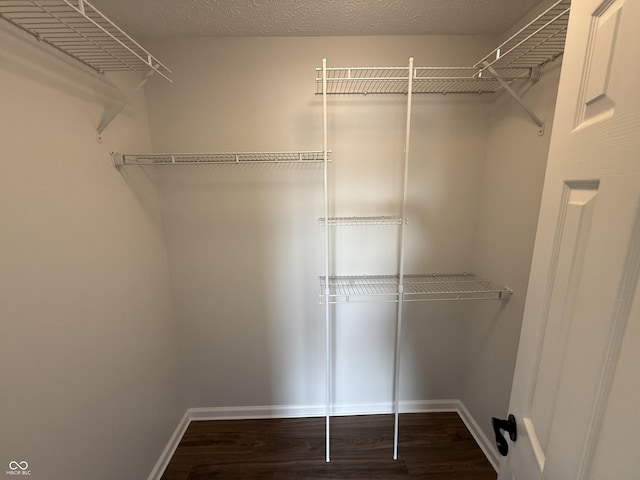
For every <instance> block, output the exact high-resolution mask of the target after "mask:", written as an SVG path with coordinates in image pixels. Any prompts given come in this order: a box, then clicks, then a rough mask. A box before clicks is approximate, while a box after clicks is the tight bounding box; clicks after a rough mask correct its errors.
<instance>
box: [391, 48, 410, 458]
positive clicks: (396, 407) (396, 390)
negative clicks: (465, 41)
mask: <svg viewBox="0 0 640 480" xmlns="http://www.w3.org/2000/svg"><path fill="white" fill-rule="evenodd" d="M412 90H413V58H410V59H409V75H408V81H407V131H406V133H405V144H404V178H403V181H402V225H401V226H400V255H399V260H398V264H399V265H398V312H397V317H396V352H395V353H396V355H395V365H394V383H393V415H394V417H395V420H394V427H393V459H394V460H397V459H398V432H399V424H400V399H399V396H400V343H401V342H400V337H401V335H402V307H403V302H404V244H405V241H404V236H405V225H406V222H405V219H406V217H407V184H408V181H409V140H410V138H411V98H412V93H413V92H412Z"/></svg>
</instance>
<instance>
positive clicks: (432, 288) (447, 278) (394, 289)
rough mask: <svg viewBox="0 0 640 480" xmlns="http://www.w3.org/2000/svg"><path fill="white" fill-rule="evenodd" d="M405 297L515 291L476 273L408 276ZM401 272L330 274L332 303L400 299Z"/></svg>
mask: <svg viewBox="0 0 640 480" xmlns="http://www.w3.org/2000/svg"><path fill="white" fill-rule="evenodd" d="M403 290H404V293H403V295H402V297H403V300H404V301H406V302H412V301H413V302H428V301H443V300H506V299H508V298H509V297H510V296H511V295H512V294H513V291H512V290H510V289H508V288H505V287H498V286H496V285H494V284H493V283H491V282H489V281H487V280H483V279H481V278H479V277H478V276H476V275H475V274H473V273H457V274H415V275H405V276H404V282H403ZM324 292H325V278H324V277H320V301H321V303H324V301H325V297H326V296H325V294H324ZM400 297H401V295H400V294H399V277H398V275H363V276H332V277H329V302H330V303H350V302H354V303H355V302H372V301H373V302H398V301H399V299H400Z"/></svg>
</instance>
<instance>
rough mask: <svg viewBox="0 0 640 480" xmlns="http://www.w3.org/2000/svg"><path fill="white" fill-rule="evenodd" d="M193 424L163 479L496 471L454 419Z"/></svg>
mask: <svg viewBox="0 0 640 480" xmlns="http://www.w3.org/2000/svg"><path fill="white" fill-rule="evenodd" d="M392 454H393V416H392V415H367V416H354V417H333V418H332V419H331V462H330V463H326V462H325V461H324V418H294V419H270V420H224V421H220V420H218V421H197V422H192V423H191V425H190V426H189V428H188V430H187V432H186V434H185V435H184V437H183V438H182V441H181V442H180V445H179V446H178V448H177V450H176V452H175V454H174V456H173V458H172V460H171V462H170V463H169V466H168V467H167V469H166V471H165V473H164V475H163V476H162V480H206V479H243V480H253V479H342V478H346V479H363V480H364V479H367V480H374V479H384V480H396V479H397V480H400V479H413V478H422V479H429V480H445V479H446V480H495V479H496V473H495V471H494V470H493V468H492V467H491V465H490V464H489V462H488V461H487V459H486V457H485V456H484V454H483V453H482V451H481V450H480V448H479V447H478V445H477V444H476V443H475V441H474V439H473V437H472V436H471V434H470V433H469V431H468V430H467V429H466V427H465V425H464V423H462V420H461V419H460V417H459V416H458V415H457V414H456V413H412V414H403V415H401V416H400V438H399V459H398V460H393V459H392Z"/></svg>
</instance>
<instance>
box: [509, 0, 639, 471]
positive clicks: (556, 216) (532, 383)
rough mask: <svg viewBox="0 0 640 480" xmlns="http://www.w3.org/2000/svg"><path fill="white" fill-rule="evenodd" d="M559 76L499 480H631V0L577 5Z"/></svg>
mask: <svg viewBox="0 0 640 480" xmlns="http://www.w3.org/2000/svg"><path fill="white" fill-rule="evenodd" d="M562 68H563V71H562V75H561V80H560V89H559V94H558V102H557V109H556V117H555V121H554V128H553V133H552V138H551V147H550V152H549V162H548V167H547V175H546V178H545V186H544V193H543V200H542V207H541V212H540V219H539V224H538V232H537V236H536V245H535V250H534V257H533V264H532V270H531V278H530V286H529V291H528V294H527V303H526V307H525V314H524V322H523V327H522V334H521V338H520V347H519V351H518V361H517V364H516V372H515V376H514V383H513V390H512V395H511V403H510V412H511V413H512V414H514V415H515V417H516V421H517V427H518V439H517V441H516V442H515V443H513V442H509V449H510V452H509V455H508V456H507V458H506V459H505V460H504V461H503V462H502V464H501V468H500V474H499V479H500V480H514V479H519V480H536V479H547V480H574V479H580V480H595V479H598V480H600V479H615V480H631V479H634V480H639V479H640V398H639V397H640V292H639V289H638V276H639V273H640V0H607V1H602V0H597V1H594V0H574V1H573V4H572V7H571V18H570V21H569V31H568V36H567V46H566V49H565V56H564V60H563V67H562ZM532 128H535V127H533V126H532Z"/></svg>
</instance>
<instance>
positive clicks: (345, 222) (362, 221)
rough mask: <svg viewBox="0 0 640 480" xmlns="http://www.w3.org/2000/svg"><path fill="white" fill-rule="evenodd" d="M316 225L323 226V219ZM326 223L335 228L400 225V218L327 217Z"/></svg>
mask: <svg viewBox="0 0 640 480" xmlns="http://www.w3.org/2000/svg"><path fill="white" fill-rule="evenodd" d="M318 223H319V224H320V225H324V224H325V219H324V217H322V218H319V219H318ZM328 223H329V225H335V226H359V225H402V217H386V216H382V217H329V222H328Z"/></svg>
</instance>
